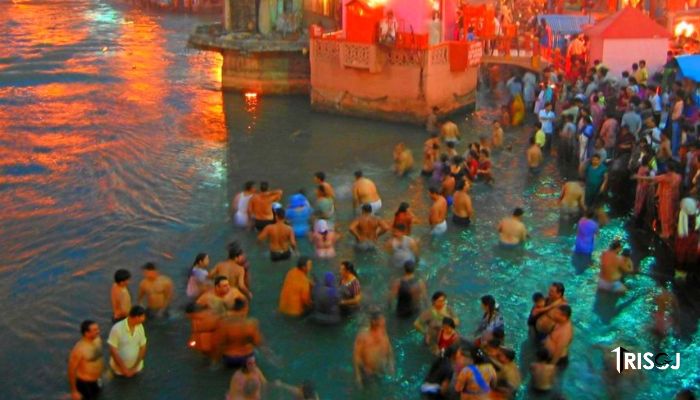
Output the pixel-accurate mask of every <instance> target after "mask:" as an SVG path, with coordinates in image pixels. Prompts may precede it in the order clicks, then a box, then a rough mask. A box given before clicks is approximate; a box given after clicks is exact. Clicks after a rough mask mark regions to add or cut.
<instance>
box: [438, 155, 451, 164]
mask: <svg viewBox="0 0 700 400" xmlns="http://www.w3.org/2000/svg"><path fill="white" fill-rule="evenodd" d="M449 160H450V157H449V156H448V155H447V154H445V153H443V154H440V162H443V163H446V162H447V161H449Z"/></svg>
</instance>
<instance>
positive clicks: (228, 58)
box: [221, 50, 309, 94]
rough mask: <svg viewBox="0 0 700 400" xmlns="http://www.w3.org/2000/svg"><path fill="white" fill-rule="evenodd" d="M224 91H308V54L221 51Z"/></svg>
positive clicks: (264, 92) (269, 92) (290, 92)
mask: <svg viewBox="0 0 700 400" xmlns="http://www.w3.org/2000/svg"><path fill="white" fill-rule="evenodd" d="M222 53H223V56H224V64H223V67H222V69H221V77H222V79H221V85H222V87H223V89H224V90H234V91H240V92H256V93H262V94H307V93H309V57H308V54H304V53H302V52H301V51H299V52H264V53H263V52H259V53H241V52H239V51H236V50H223V51H222Z"/></svg>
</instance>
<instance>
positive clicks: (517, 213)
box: [498, 207, 527, 248]
mask: <svg viewBox="0 0 700 400" xmlns="http://www.w3.org/2000/svg"><path fill="white" fill-rule="evenodd" d="M524 213H525V212H524V211H523V209H522V208H519V207H518V208H516V209H515V210H513V215H512V216H511V217H507V218H503V219H502V220H501V222H500V223H499V224H498V235H499V239H500V244H501V246H503V247H507V248H513V247H517V246H519V245H520V244H521V243H523V242H525V240H527V228H525V224H524V223H523V214H524Z"/></svg>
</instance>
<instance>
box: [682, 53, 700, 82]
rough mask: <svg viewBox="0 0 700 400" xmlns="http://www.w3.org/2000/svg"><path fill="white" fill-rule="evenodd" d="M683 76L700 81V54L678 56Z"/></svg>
mask: <svg viewBox="0 0 700 400" xmlns="http://www.w3.org/2000/svg"><path fill="white" fill-rule="evenodd" d="M676 62H678V66H679V67H680V69H681V73H682V74H683V77H685V78H689V79H692V80H694V81H695V82H700V55H689V56H679V57H676Z"/></svg>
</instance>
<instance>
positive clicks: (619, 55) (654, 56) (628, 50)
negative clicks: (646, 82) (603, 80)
mask: <svg viewBox="0 0 700 400" xmlns="http://www.w3.org/2000/svg"><path fill="white" fill-rule="evenodd" d="M667 51H668V40H667V39H606V40H605V41H604V42H603V59H602V61H603V64H605V65H606V66H607V67H608V68H610V73H611V74H613V76H615V77H619V76H620V74H622V71H630V72H631V71H632V64H633V63H636V62H638V61H639V60H645V61H646V62H647V69H648V70H649V75H651V74H653V73H654V72H656V71H658V70H659V69H660V68H661V67H662V66H663V65H664V64H665V63H666V52H667Z"/></svg>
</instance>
